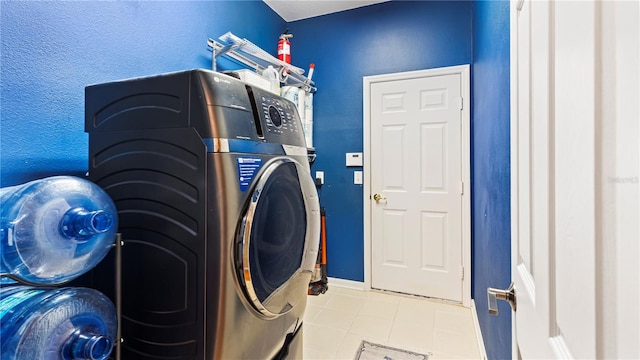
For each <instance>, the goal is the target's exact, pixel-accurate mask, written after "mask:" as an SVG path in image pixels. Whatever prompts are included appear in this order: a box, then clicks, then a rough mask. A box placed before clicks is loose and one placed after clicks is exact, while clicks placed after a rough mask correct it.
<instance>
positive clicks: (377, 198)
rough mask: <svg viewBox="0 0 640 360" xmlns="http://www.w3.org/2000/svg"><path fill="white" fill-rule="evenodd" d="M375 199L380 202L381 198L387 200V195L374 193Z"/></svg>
mask: <svg viewBox="0 0 640 360" xmlns="http://www.w3.org/2000/svg"><path fill="white" fill-rule="evenodd" d="M373 200H375V201H376V202H379V201H380V200H387V198H386V197H384V196H382V195H380V194H374V195H373Z"/></svg>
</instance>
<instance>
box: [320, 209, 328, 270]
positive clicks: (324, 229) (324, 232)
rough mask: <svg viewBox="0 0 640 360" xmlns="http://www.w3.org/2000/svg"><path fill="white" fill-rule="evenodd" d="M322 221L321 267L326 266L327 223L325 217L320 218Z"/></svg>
mask: <svg viewBox="0 0 640 360" xmlns="http://www.w3.org/2000/svg"><path fill="white" fill-rule="evenodd" d="M321 220H322V223H321V224H322V229H321V231H322V265H326V264H327V222H326V219H325V216H324V215H323V216H322V217H321Z"/></svg>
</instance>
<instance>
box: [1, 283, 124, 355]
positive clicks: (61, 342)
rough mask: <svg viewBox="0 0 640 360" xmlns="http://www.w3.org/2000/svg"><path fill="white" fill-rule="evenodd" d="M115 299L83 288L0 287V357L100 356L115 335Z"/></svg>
mask: <svg viewBox="0 0 640 360" xmlns="http://www.w3.org/2000/svg"><path fill="white" fill-rule="evenodd" d="M116 331H117V320H116V310H115V307H114V306H113V303H112V302H111V301H110V300H109V299H108V298H107V297H106V296H104V295H103V294H102V293H100V292H98V291H96V290H93V289H87V288H72V287H67V288H59V289H53V288H49V289H45V288H36V287H30V286H23V285H11V286H6V285H5V286H3V287H2V288H0V350H1V352H0V358H1V359H2V360H5V359H6V360H58V359H64V360H67V359H68V360H71V359H74V360H75V359H91V360H104V359H107V358H108V357H109V354H110V353H111V350H112V349H113V346H114V342H115V339H116Z"/></svg>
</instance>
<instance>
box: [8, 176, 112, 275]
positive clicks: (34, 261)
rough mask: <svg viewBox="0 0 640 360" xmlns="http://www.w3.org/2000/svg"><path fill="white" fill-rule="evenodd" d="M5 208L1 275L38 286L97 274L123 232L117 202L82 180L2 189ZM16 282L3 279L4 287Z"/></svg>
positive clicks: (55, 180) (43, 181)
mask: <svg viewBox="0 0 640 360" xmlns="http://www.w3.org/2000/svg"><path fill="white" fill-rule="evenodd" d="M0 204H1V209H0V256H2V258H1V259H0V272H1V273H10V274H13V275H14V276H16V277H18V278H21V279H23V280H26V281H29V282H32V283H37V284H59V283H62V282H65V281H69V280H72V279H74V278H76V277H78V276H80V275H82V274H84V273H85V272H87V271H88V270H90V269H92V268H93V267H94V266H95V265H97V264H98V263H99V262H100V261H101V260H102V259H103V258H104V257H105V255H106V254H107V252H108V251H109V249H110V248H111V245H112V244H113V242H114V240H115V236H116V232H117V229H118V224H117V222H118V221H117V220H118V219H117V213H116V208H115V206H114V204H113V201H111V198H109V196H108V195H107V193H105V192H104V191H103V190H102V189H101V188H100V187H99V186H98V185H96V184H94V183H92V182H90V181H88V180H84V179H81V178H78V177H73V176H54V177H49V178H45V179H41V180H35V181H32V182H29V183H26V184H23V185H18V186H13V187H7V188H2V189H0ZM14 282H15V281H13V280H11V279H9V278H6V277H2V278H0V284H7V283H14Z"/></svg>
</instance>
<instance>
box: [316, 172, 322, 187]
mask: <svg viewBox="0 0 640 360" xmlns="http://www.w3.org/2000/svg"><path fill="white" fill-rule="evenodd" d="M322 184H324V171H316V185H322Z"/></svg>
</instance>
